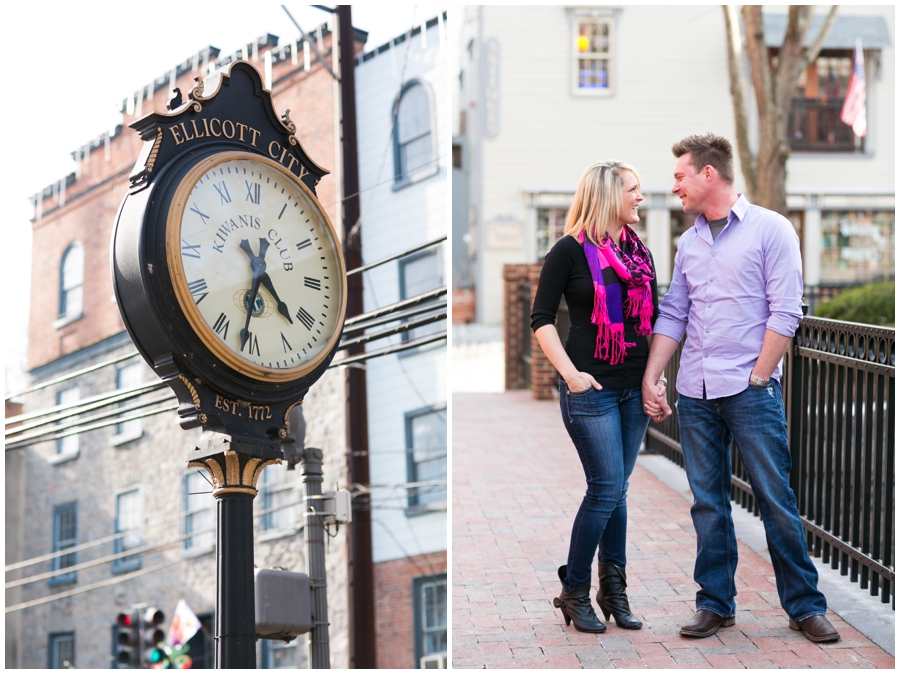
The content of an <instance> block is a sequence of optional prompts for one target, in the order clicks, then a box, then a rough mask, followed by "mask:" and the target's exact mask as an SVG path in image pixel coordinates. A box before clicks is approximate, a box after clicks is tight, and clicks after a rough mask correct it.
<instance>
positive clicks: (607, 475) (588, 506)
mask: <svg viewBox="0 0 900 674" xmlns="http://www.w3.org/2000/svg"><path fill="white" fill-rule="evenodd" d="M559 406H560V411H561V412H562V418H563V424H565V427H566V430H567V431H568V433H569V437H571V438H572V442H573V443H574V445H575V449H576V450H578V457H579V458H580V459H581V465H582V467H583V468H584V476H585V479H586V480H587V492H586V493H585V495H584V498H583V499H582V501H581V507H580V508H579V509H578V514H577V515H576V516H575V522H574V523H573V524H572V539H571V541H570V542H569V558H568V562H567V564H568V573H567V576H566V585H567V586H568V587H569V588H573V587H575V586H576V585H578V584H579V583H583V582H584V581H586V580H588V579H590V577H591V564H592V563H593V561H594V553H595V552H597V559H598V561H599V562H600V563H601V564H615V565H616V566H620V567H622V568H623V569H624V568H625V535H626V532H627V528H628V510H627V508H626V505H625V495H626V492H627V491H628V478H629V477H630V476H631V471H632V470H634V464H635V461H637V455H638V451H640V448H641V441H642V440H643V439H644V434H645V433H646V432H647V424H649V423H650V417H648V416H647V415H646V414H644V410H643V405H642V401H641V389H640V387H638V388H630V389H619V390H613V389H603V390H601V391H598V390H597V389H595V388H589V389H588V390H586V391H578V392H576V393H570V392H569V389H568V387H567V386H566V383H565V381H562V380H561V381H560V383H559Z"/></svg>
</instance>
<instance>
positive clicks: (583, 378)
mask: <svg viewBox="0 0 900 674" xmlns="http://www.w3.org/2000/svg"><path fill="white" fill-rule="evenodd" d="M566 386H568V387H569V392H570V393H581V392H582V391H587V390H588V389H589V388H590V387H591V386H593V387H594V388H595V389H597V390H598V391H602V390H603V387H602V386H600V383H599V382H598V381H597V380H596V379H594V378H593V377H592V376H591V375H589V374H588V373H587V372H575V373H573V374H571V375H570V376H568V377H566Z"/></svg>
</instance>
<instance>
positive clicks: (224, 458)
mask: <svg viewBox="0 0 900 674" xmlns="http://www.w3.org/2000/svg"><path fill="white" fill-rule="evenodd" d="M281 457H282V451H281V448H280V447H278V446H277V445H274V444H272V443H265V442H261V443H256V442H253V441H251V440H248V439H246V438H241V439H238V438H234V437H232V436H230V435H226V434H224V433H214V432H210V431H207V432H204V433H203V434H202V435H201V436H200V441H199V442H198V443H197V446H196V447H194V449H192V450H191V452H190V454H189V458H188V465H189V466H195V467H197V468H204V469H205V470H206V471H208V473H209V476H210V480H211V482H212V485H213V496H214V497H215V498H216V503H217V505H216V512H217V527H216V669H256V605H255V597H254V578H253V499H254V498H255V497H256V483H257V481H258V480H259V476H260V474H261V473H262V471H263V468H265V467H266V466H268V465H271V464H275V463H281Z"/></svg>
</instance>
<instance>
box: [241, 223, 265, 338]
mask: <svg viewBox="0 0 900 674" xmlns="http://www.w3.org/2000/svg"><path fill="white" fill-rule="evenodd" d="M239 246H240V248H241V250H243V251H244V252H245V253H246V254H247V257H248V258H250V270H251V272H252V273H253V278H252V282H251V284H250V296H249V297H248V298H247V319H246V320H245V321H244V327H243V328H242V329H241V351H243V350H244V345H245V344H246V343H247V340H248V339H249V338H250V330H249V328H250V317H251V316H253V307H254V306H256V295H257V294H258V293H259V282H260V278H261V277H262V276H263V275H264V274H266V251H267V250H268V249H269V242H268V241H267V240H266V239H264V238H262V237H260V239H259V255H254V254H253V249H251V248H250V242H249V241H248V240H247V239H241V242H240V244H239Z"/></svg>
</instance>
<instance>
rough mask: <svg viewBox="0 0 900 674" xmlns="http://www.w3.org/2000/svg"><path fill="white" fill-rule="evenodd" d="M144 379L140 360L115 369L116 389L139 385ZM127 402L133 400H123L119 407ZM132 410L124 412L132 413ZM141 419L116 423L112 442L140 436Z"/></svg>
mask: <svg viewBox="0 0 900 674" xmlns="http://www.w3.org/2000/svg"><path fill="white" fill-rule="evenodd" d="M143 381H144V364H143V363H142V362H140V361H134V362H131V363H128V364H127V365H123V366H122V367H120V368H119V369H118V370H116V389H119V390H124V389H129V388H134V387H135V386H139V385H140V384H142V383H143ZM129 402H133V401H125V402H123V403H120V407H121V406H123V405H127V404H128V403H129ZM133 413H134V411H132V412H129V413H126V414H133ZM142 421H143V420H142V419H131V420H129V421H123V422H122V423H120V424H116V436H115V437H114V438H113V442H114V443H116V444H118V443H120V442H125V441H127V440H133V439H135V438H139V437H141V434H142V433H143V424H142Z"/></svg>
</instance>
